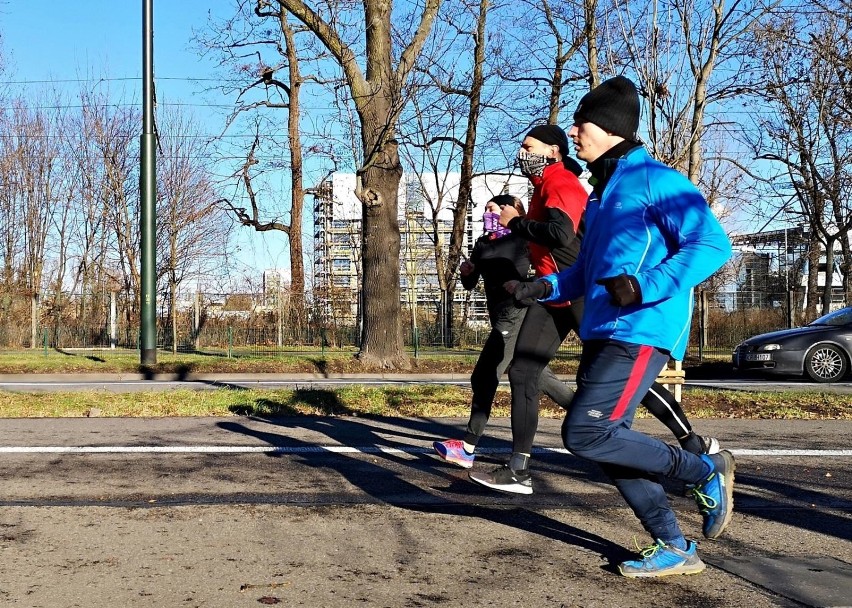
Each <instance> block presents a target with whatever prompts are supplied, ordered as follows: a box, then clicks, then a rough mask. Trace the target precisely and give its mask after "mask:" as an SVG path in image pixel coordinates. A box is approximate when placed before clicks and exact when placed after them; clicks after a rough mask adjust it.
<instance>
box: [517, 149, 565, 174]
mask: <svg viewBox="0 0 852 608" xmlns="http://www.w3.org/2000/svg"><path fill="white" fill-rule="evenodd" d="M555 162H556V159H555V158H552V157H550V156H544V155H543V154H535V153H534V152H527V151H526V150H519V151H518V157H517V158H516V159H515V165H516V166H517V167H518V169H520V171H521V173H523V174H524V175H525V176H527V177H541V176H542V174H543V173H544V168H545V167H547V166H548V165H552V164H553V163H555Z"/></svg>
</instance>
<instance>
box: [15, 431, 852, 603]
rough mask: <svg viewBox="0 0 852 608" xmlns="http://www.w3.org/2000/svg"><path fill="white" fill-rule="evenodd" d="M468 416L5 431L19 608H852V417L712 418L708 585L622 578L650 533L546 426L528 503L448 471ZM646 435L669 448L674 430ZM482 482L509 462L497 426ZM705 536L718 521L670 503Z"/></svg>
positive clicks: (705, 553)
mask: <svg viewBox="0 0 852 608" xmlns="http://www.w3.org/2000/svg"><path fill="white" fill-rule="evenodd" d="M463 423H464V421H463V420H458V419H439V420H428V419H411V418H404V419H391V418H382V419H372V418H370V419H368V418H351V417H340V418H333V417H316V418H313V417H300V418H283V419H271V420H264V419H255V418H244V417H230V418H218V419H214V418H189V419H188V418H181V419H104V418H81V419H26V420H3V421H0V462H2V466H0V481H2V487H3V494H2V499H0V549H1V550H0V599H2V600H3V603H4V605H9V606H27V607H36V606H45V607H65V606H81V607H99V606H111V607H114V606H226V607H230V606H257V605H258V604H261V605H266V604H270V605H271V604H276V603H278V604H281V605H287V606H330V607H336V606H341V607H343V606H346V607H349V606H382V607H384V606H387V607H394V608H395V607H400V606H410V607H433V606H434V607H438V606H441V607H443V606H450V605H461V606H466V607H471V606H528V607H530V606H531V607H538V606H556V607H560V606H647V605H648V604H649V603H651V604H653V605H662V606H696V607H698V606H701V607H715V606H748V607H749V608H759V607H763V606H843V605H852V515H850V514H851V513H852V473H850V462H852V422H848V421H774V420H758V421H741V420H701V421H700V428H699V429H698V430H699V432H702V433H704V434H712V435H715V436H718V437H719V438H720V439H721V440H722V442H723V444H724V446H725V447H727V448H729V449H731V450H733V451H734V453H735V455H736V456H737V460H738V470H737V486H736V492H735V503H736V512H735V514H734V519H733V522H732V524H731V526H730V528H729V531H728V532H726V534H725V535H723V537H722V538H721V539H719V540H717V541H712V542H711V541H704V542H702V543H701V545H700V553H701V555H702V557H703V559H704V560H705V562H706V563H707V564H708V569H707V570H706V571H705V572H704V573H702V574H700V575H697V576H690V577H673V578H670V579H664V580H659V581H630V580H626V579H623V578H621V577H619V576H617V575H616V574H614V572H613V570H612V566H611V564H612V563H613V562H618V561H620V560H622V559H625V558H626V557H627V556H628V550H629V549H630V547H631V544H632V543H633V539H634V537H635V538H636V540H637V541H638V542H639V543H640V544H643V545H644V544H646V543H647V538H646V536H645V534H644V532H643V531H642V530H641V528H640V527H639V525H638V524H637V522H636V520H635V518H634V517H633V516H632V514H631V513H630V512H629V510H628V509H627V508H626V507H625V506H624V504H623V503H622V502H621V499H620V497H619V496H618V495H617V493H616V492H615V491H614V489H613V488H612V487H610V486H609V485H608V484H607V483H606V480H605V479H603V478H602V477H601V475H600V473H599V472H598V471H597V469H596V468H595V467H593V466H590V465H589V464H588V463H586V462H584V461H581V460H579V459H577V458H575V457H573V456H572V455H570V454H567V453H565V452H564V450H561V445H560V440H559V422H558V421H553V420H543V421H542V425H541V428H540V432H539V435H538V438H537V445H538V446H539V449H538V451H537V453H536V455H535V465H534V475H535V478H534V487H535V493H534V494H533V495H532V496H530V497H515V496H511V495H503V494H498V493H493V492H490V491H488V490H485V489H481V488H479V487H478V486H475V485H474V484H473V483H471V482H470V481H469V480H468V479H467V475H466V472H465V471H463V470H461V469H458V468H455V467H454V466H452V465H449V464H447V463H444V462H442V461H439V460H437V459H435V458H434V457H432V456H431V455H430V446H431V442H432V441H433V440H435V439H442V438H445V437H447V436H458V434H459V432H460V430H461V428H462V426H463ZM637 427H638V428H641V429H643V430H646V431H648V432H653V433H655V434H659V433H660V428H658V427H659V424H658V423H656V422H654V421H647V420H642V421H638V422H637ZM489 432H490V439H489V440H488V441H487V442H486V443H484V444H483V447H484V448H485V449H484V455H483V456H481V457H480V459H479V461H478V462H477V463H476V465H475V466H476V467H477V468H487V467H489V466H492V465H495V464H497V463H499V462H501V460H502V459H503V458H505V456H506V454H507V453H508V450H509V445H510V441H509V439H510V430H509V426H508V421H507V420H505V419H499V420H495V421H493V422H492V424H491V426H490V427H489ZM669 491H670V492H669V493H670V497H671V500H672V502H673V504H674V506H675V508H676V510H677V511H678V513H679V516H680V517H681V522H682V525H683V527H684V529H685V532H686V533H687V535H688V536H691V537H695V536H696V535H697V536H700V525H701V524H700V517H699V515H698V514H697V512H696V509H695V505H694V504H693V503H692V502H691V500H690V499H688V498H686V497H684V496H683V492H682V488H680V487H678V486H677V485H675V484H672V485H670V486H669Z"/></svg>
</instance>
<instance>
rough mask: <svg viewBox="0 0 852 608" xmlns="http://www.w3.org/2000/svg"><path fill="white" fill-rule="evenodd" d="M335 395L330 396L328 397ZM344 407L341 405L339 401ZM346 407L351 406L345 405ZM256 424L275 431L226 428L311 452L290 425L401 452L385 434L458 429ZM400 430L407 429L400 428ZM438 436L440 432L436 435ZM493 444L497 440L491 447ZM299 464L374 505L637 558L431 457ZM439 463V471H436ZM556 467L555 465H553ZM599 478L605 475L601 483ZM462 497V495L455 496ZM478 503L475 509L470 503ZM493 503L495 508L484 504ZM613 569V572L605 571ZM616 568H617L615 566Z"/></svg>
mask: <svg viewBox="0 0 852 608" xmlns="http://www.w3.org/2000/svg"><path fill="white" fill-rule="evenodd" d="M331 397H332V395H331V394H329V398H331ZM339 405H340V407H341V408H342V407H343V406H342V404H339ZM344 409H345V408H344ZM251 420H252V421H253V422H263V423H266V424H268V425H270V430H268V431H265V430H258V429H257V428H251V427H249V426H247V425H245V424H241V423H238V422H230V421H225V422H220V423H219V424H218V425H219V427H220V428H222V429H224V430H227V431H230V432H233V433H239V434H243V435H247V436H251V437H254V438H256V439H259V440H261V441H264V442H266V443H268V444H269V445H272V446H282V447H283V446H286V447H290V448H293V447H306V448H315V447H316V446H315V445H313V444H309V443H307V442H303V441H300V440H298V439H294V438H293V437H292V436H291V435H290V434H288V433H287V432H286V429H287V428H299V429H301V430H309V431H314V432H320V433H323V434H325V435H326V436H327V437H329V438H330V439H332V440H334V441H341V440H342V439H343V438H344V437H345V438H346V439H347V442H348V444H349V445H352V444H356V445H370V446H377V447H387V448H403V447H405V445H409V446H410V443H409V444H404V443H400V442H397V441H394V440H393V439H390V438H388V437H387V436H383V435H382V434H380V433H379V431H381V433H384V434H388V433H390V434H392V435H393V436H395V437H399V438H403V437H404V438H407V439H417V440H420V441H423V442H424V443H426V444H427V445H429V444H431V441H432V440H434V439H435V438H436V437H440V436H442V435H443V436H446V434H448V433H451V432H456V431H455V429H453V430H452V431H451V430H450V429H449V428H445V429H443V430H444V432H445V433H443V434H442V433H440V430H441V429H440V425H438V424H437V423H435V422H433V421H428V420H422V421H421V420H416V419H400V420H397V421H395V424H394V427H393V428H392V429H388V428H381V429H379V428H378V427H377V426H376V425H374V424H371V423H370V422H368V421H365V420H363V419H359V418H333V419H330V418H328V417H324V416H323V417H309V416H307V417H298V418H296V417H293V418H281V419H276V418H259V417H252V418H251ZM400 427H405V430H404V431H403V430H401V429H400ZM436 431H438V432H437V433H436ZM490 443H491V445H495V443H497V442H496V441H492V442H490ZM270 457H280V455H278V454H270ZM299 458H301V464H302V465H304V466H306V467H315V468H325V469H329V468H331V469H333V470H334V471H336V472H337V473H338V474H340V475H341V476H342V477H343V478H344V479H346V480H347V481H348V482H349V483H350V484H352V485H353V486H355V487H357V488H358V489H359V490H361V491H362V492H364V493H365V494H367V495H369V496H371V497H372V498H373V499H374V500H376V501H378V502H380V503H385V504H390V505H393V506H395V507H398V508H403V509H409V510H414V511H419V512H426V513H438V514H449V515H455V516H462V517H475V518H479V519H482V520H486V521H489V522H493V523H497V524H501V525H505V526H508V527H512V528H516V529H519V530H523V531H526V532H530V533H533V534H538V535H541V536H543V537H545V538H548V539H552V540H555V541H558V542H562V543H565V544H566V545H571V546H573V547H576V548H579V549H584V550H586V551H591V552H594V553H597V554H599V555H600V556H601V557H602V558H603V559H605V560H607V561H608V562H609V563H610V564H617V563H619V562H621V561H624V560H625V559H628V558H630V557H631V556H633V553H631V552H630V551H628V550H626V549H624V548H623V547H621V546H619V545H617V544H615V543H613V542H611V541H609V540H607V539H605V538H603V537H600V536H597V535H595V534H592V533H590V532H586V531H584V530H581V529H579V528H576V527H573V526H570V525H567V524H563V523H561V522H559V521H557V520H555V519H552V518H550V517H547V516H546V515H542V514H541V513H538V512H536V511H534V510H530V509H526V508H522V507H518V506H515V505H511V504H510V505H508V506H507V505H506V502H507V501H514V500H517V499H516V498H515V497H513V496H508V497H507V496H506V495H503V494H498V493H494V492H491V491H489V490H487V489H484V488H478V487H477V486H474V485H473V484H472V483H470V482H467V481H465V480H463V479H461V478H459V476H458V469H450V468H447V467H446V466H441V465H442V463H438V462H436V461H435V460H434V459H433V458H431V457H426V456H413V455H412V454H408V453H402V454H397V453H385V452H379V453H378V454H377V456H376V457H373V458H363V457H361V458H341V457H340V455H339V454H338V455H332V454H329V453H325V454H323V453H322V452H321V451H320V452H319V453H318V452H316V451H310V452H308V453H307V454H306V455H305V456H300V457H299ZM436 465H437V466H436ZM549 468H552V465H549ZM425 470H428V472H429V473H430V474H432V475H435V476H438V477H441V478H443V479H444V480H445V481H447V482H448V484H447V485H446V486H444V487H442V488H440V489H436V488H432V487H429V485H428V484H427V485H426V486H423V487H421V486H418V485H416V484H413V483H411V482H410V481H407V480H406V479H405V478H404V477H405V473H406V471H411V472H412V475H411V477H416V475H415V474H414V473H415V472H418V473H420V472H423V471H425ZM590 473H591V472H589V471H572V474H575V475H579V476H580V477H582V476H584V475H590V476H591V477H594V474H593V473H591V474H590ZM596 480H597V481H601V480H602V478H597V479H596ZM454 496H455V497H457V498H454ZM470 501H475V502H476V503H477V504H470ZM487 502H493V503H497V504H494V505H487V504H483V503H487ZM606 568H607V569H610V567H606ZM612 568H614V566H612Z"/></svg>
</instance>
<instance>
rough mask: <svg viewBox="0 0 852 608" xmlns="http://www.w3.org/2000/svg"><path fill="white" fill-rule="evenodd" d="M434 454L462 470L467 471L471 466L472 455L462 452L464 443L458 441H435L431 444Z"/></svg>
mask: <svg viewBox="0 0 852 608" xmlns="http://www.w3.org/2000/svg"><path fill="white" fill-rule="evenodd" d="M432 447H433V448H435V452H436V453H437V454H438V456H440V457H441V458H443V459H444V460H446V461H447V462H452V463H453V464H457V465H459V466H460V467H461V468H463V469H469V468H471V467H472V466H473V459H474V458H475V456H474V455H473V454H468V453H467V452H465V451H464V443H463V442H462V441H459V440H458V439H447V440H446V441H436V442H434V443H433V444H432Z"/></svg>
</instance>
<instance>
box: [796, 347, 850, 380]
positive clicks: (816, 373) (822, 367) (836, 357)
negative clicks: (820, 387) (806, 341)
mask: <svg viewBox="0 0 852 608" xmlns="http://www.w3.org/2000/svg"><path fill="white" fill-rule="evenodd" d="M847 367H848V364H847V362H846V355H845V353H844V352H843V351H842V350H840V349H839V348H837V347H836V346H832V345H831V344H817V345H816V346H814V347H813V348H812V349H811V350H810V352H809V353H808V354H807V356H806V357H805V373H806V374H807V375H808V376H810V377H811V379H812V380H814V381H815V382H835V381H837V380H840V379H841V378H843V376H845V375H846V370H847Z"/></svg>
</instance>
